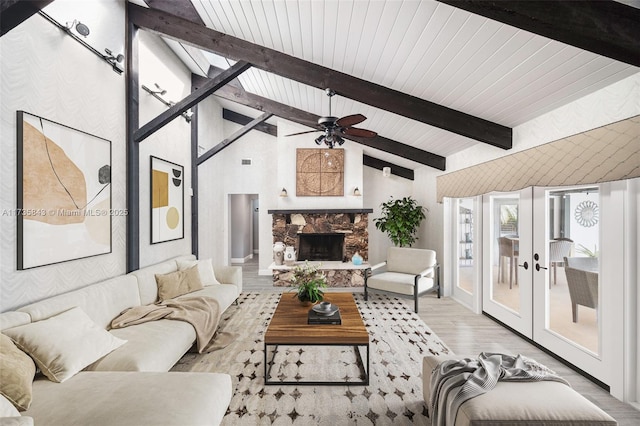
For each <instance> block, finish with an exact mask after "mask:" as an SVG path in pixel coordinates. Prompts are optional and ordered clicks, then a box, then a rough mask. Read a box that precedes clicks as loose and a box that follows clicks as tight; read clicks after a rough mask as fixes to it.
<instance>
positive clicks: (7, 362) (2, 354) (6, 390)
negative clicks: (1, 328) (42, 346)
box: [0, 334, 36, 411]
mask: <svg viewBox="0 0 640 426" xmlns="http://www.w3.org/2000/svg"><path fill="white" fill-rule="evenodd" d="M35 375H36V365H35V364H34V363H33V360H32V359H31V358H30V357H29V355H27V354H25V353H24V352H22V351H21V350H20V349H18V348H17V347H16V345H15V344H14V343H13V341H12V340H11V339H10V338H9V337H7V336H5V335H4V334H0V394H2V396H4V397H5V398H7V399H8V400H9V401H11V403H12V404H13V405H14V406H15V408H17V409H18V410H20V411H25V410H26V409H27V408H29V405H31V392H32V383H33V377H34V376H35Z"/></svg>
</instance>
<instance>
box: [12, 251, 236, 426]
mask: <svg viewBox="0 0 640 426" xmlns="http://www.w3.org/2000/svg"><path fill="white" fill-rule="evenodd" d="M195 261H196V259H195V257H194V256H181V257H177V258H174V259H169V260H167V261H164V262H161V263H159V264H156V265H153V266H149V267H146V268H143V269H140V270H138V271H135V272H132V273H130V274H127V275H123V276H119V277H116V278H112V279H109V280H106V281H103V282H100V283H96V284H92V285H89V286H87V287H84V288H81V289H78V290H75V291H71V292H69V293H65V294H61V295H58V296H54V297H51V298H48V299H45V300H41V301H39V302H36V303H33V304H30V305H27V306H23V307H21V308H19V309H17V310H16V311H12V312H5V313H2V314H0V328H1V329H2V332H3V334H6V335H9V336H10V337H11V335H12V334H15V333H16V331H17V330H22V328H20V327H21V326H24V325H26V324H34V323H37V322H40V321H45V320H51V319H56V318H61V317H63V316H64V315H67V314H68V313H69V312H77V311H78V309H74V308H79V310H81V311H82V312H84V314H86V316H88V317H89V319H90V321H92V322H93V323H94V326H95V325H97V327H96V328H101V330H98V331H97V333H102V334H103V335H104V334H108V336H102V337H106V339H107V340H109V344H112V345H113V346H117V348H116V349H115V350H111V348H109V350H111V351H110V352H109V353H107V354H106V355H105V356H102V357H100V358H99V359H97V360H95V361H94V362H92V363H91V364H90V365H88V366H86V367H85V368H83V369H82V371H80V372H77V373H76V374H72V375H71V376H70V377H69V378H66V379H64V380H61V383H56V382H55V381H52V380H50V379H49V378H47V377H45V376H43V375H41V374H38V375H36V378H35V380H34V381H33V383H32V399H31V403H30V406H29V407H28V409H27V410H26V411H23V412H18V410H17V409H15V408H14V411H12V410H11V407H13V404H11V402H9V401H8V400H7V399H5V398H4V397H3V396H2V395H0V417H1V418H0V425H5V424H7V425H8V424H27V425H29V424H35V425H36V426H40V425H46V426H57V425H64V426H70V425H83V426H84V425H92V426H97V425H114V426H116V425H117V426H122V425H135V426H142V425H163V426H171V425H175V426H184V425H190V426H191V425H193V426H196V425H217V424H219V423H220V422H221V420H222V417H223V416H224V414H225V413H226V410H227V407H228V405H229V402H230V400H231V396H232V393H233V390H232V386H231V377H230V376H229V375H227V374H218V373H182V372H179V373H178V372H169V370H170V369H171V367H173V365H174V364H175V363H176V362H177V361H178V360H179V359H180V358H181V357H182V356H183V355H184V354H185V353H186V352H187V351H188V350H189V349H190V348H191V347H192V346H193V345H194V342H195V340H196V333H195V330H194V328H193V327H192V326H191V325H190V324H189V323H187V322H184V321H175V320H168V319H161V320H157V321H151V322H146V323H142V324H137V325H133V326H129V327H125V328H119V329H110V324H111V321H112V320H113V319H114V318H115V317H117V316H119V315H120V314H121V313H122V312H123V311H125V310H126V309H128V308H131V307H135V306H140V305H147V304H153V303H155V302H156V301H157V299H158V287H157V284H156V279H155V275H156V274H168V273H172V272H175V271H177V270H178V267H179V266H184V265H185V264H186V265H189V264H193V263H194V262H195ZM208 265H209V266H208ZM210 265H211V263H210V261H208V263H207V261H200V262H199V263H198V269H199V270H200V271H201V272H202V271H203V269H202V268H206V267H207V266H208V267H209V268H210V269H212V272H211V274H210V276H211V277H214V273H215V278H213V279H214V280H215V279H217V280H218V281H219V283H215V282H204V281H205V280H204V279H203V284H204V287H203V288H202V289H200V290H197V291H194V292H191V293H188V294H186V295H183V296H179V297H177V299H180V298H181V297H192V296H194V295H202V296H208V297H212V298H215V299H216V300H217V302H218V304H219V307H220V312H221V313H222V312H223V311H224V310H226V309H227V308H228V307H229V306H230V305H231V304H232V303H233V302H234V301H235V300H236V299H237V297H238V296H239V294H240V292H241V291H242V270H241V268H239V267H221V268H215V269H213V268H211V267H210ZM181 269H182V268H181ZM204 275H207V274H204ZM201 277H203V274H202V273H201ZM208 281H210V280H208ZM79 314H81V315H84V314H82V313H79ZM41 324H42V323H41ZM103 330H104V331H103ZM105 331H108V333H106V332H105ZM61 337H62V336H61ZM13 338H14V340H15V336H14V337H13ZM43 340H47V339H43ZM52 340H53V341H54V342H53V344H54V345H55V344H59V343H60V341H64V339H57V338H54V339H52ZM123 341H126V342H124V343H123ZM52 352H55V351H54V350H52ZM62 352H68V353H66V354H64V355H65V356H69V357H70V358H73V357H74V356H76V355H79V354H77V353H75V352H77V348H75V347H69V348H64V349H63V351H62ZM45 355H47V356H48V354H45ZM31 357H32V358H33V357H34V356H33V355H31ZM7 403H8V404H7Z"/></svg>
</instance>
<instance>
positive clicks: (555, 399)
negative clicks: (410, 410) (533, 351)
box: [422, 355, 618, 426]
mask: <svg viewBox="0 0 640 426" xmlns="http://www.w3.org/2000/svg"><path fill="white" fill-rule="evenodd" d="M448 359H460V357H459V356H456V355H442V356H427V357H425V358H424V360H423V363H422V384H423V395H424V400H425V404H427V405H428V404H429V397H430V395H431V388H430V379H431V372H432V371H433V369H434V368H435V367H436V366H437V365H438V364H439V363H440V362H442V361H445V360H448ZM430 414H431V413H430ZM617 424H618V423H617V422H616V421H615V419H613V418H612V417H611V416H609V415H608V414H607V413H605V412H604V411H602V410H601V409H600V408H599V407H597V406H596V405H594V404H593V403H591V402H590V401H589V400H588V399H586V398H585V397H583V396H582V395H580V394H579V393H578V392H576V391H575V390H573V389H572V388H571V387H569V386H567V385H565V384H563V383H560V382H554V381H539V382H498V384H497V385H496V387H495V388H493V389H492V390H490V391H489V392H487V393H485V394H483V395H480V396H477V397H475V398H472V399H469V400H468V401H465V402H464V403H463V404H462V405H461V406H460V409H459V410H458V415H457V417H456V422H455V425H450V426H498V425H499V426H505V425H526V426H533V425H535V426H538V425H552V426H560V425H571V426H576V425H580V426H601V425H602V426H604V425H606V426H610V425H617Z"/></svg>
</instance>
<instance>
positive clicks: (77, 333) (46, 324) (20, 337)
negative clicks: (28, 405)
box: [3, 308, 126, 382]
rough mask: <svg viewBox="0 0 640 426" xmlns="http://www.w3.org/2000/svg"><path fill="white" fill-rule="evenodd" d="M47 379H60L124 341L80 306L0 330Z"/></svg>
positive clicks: (56, 380) (62, 379) (63, 379)
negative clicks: (30, 359) (25, 354)
mask: <svg viewBox="0 0 640 426" xmlns="http://www.w3.org/2000/svg"><path fill="white" fill-rule="evenodd" d="M3 333H4V334H6V335H7V336H9V337H11V338H12V339H13V341H14V342H16V345H17V346H18V347H19V348H20V349H22V350H23V351H25V352H26V353H28V354H29V355H30V356H31V357H32V358H33V359H34V361H35V362H36V365H37V366H38V367H39V368H40V369H41V370H42V372H43V373H44V375H46V376H47V377H48V378H49V379H50V380H53V381H55V382H64V381H65V380H67V379H68V378H70V377H71V376H73V375H74V374H76V373H77V372H78V371H80V370H82V369H83V368H84V367H86V366H87V365H89V364H91V363H92V362H94V361H96V360H98V359H99V358H101V357H103V356H104V355H106V354H108V353H109V352H111V351H113V350H114V349H116V348H118V347H120V346H122V345H123V344H124V343H126V341H125V340H122V339H118V338H116V337H115V336H113V335H111V334H109V332H108V331H106V330H105V329H104V328H101V327H99V326H98V325H96V323H94V322H93V321H91V319H90V318H89V317H88V316H87V314H85V313H84V312H83V311H82V309H80V308H73V309H70V310H68V311H66V312H63V313H61V314H58V315H56V316H53V317H51V318H48V319H46V320H42V321H37V322H33V323H31V324H25V325H21V326H18V327H13V328H9V329H6V330H4V331H3Z"/></svg>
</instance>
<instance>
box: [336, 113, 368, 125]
mask: <svg viewBox="0 0 640 426" xmlns="http://www.w3.org/2000/svg"><path fill="white" fill-rule="evenodd" d="M366 119H367V117H365V116H364V115H362V114H353V115H347V116H344V117H342V118H340V119H339V120H337V121H336V125H337V126H339V127H349V126H353V125H354V124H358V123H362V122H363V121H364V120H366Z"/></svg>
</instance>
